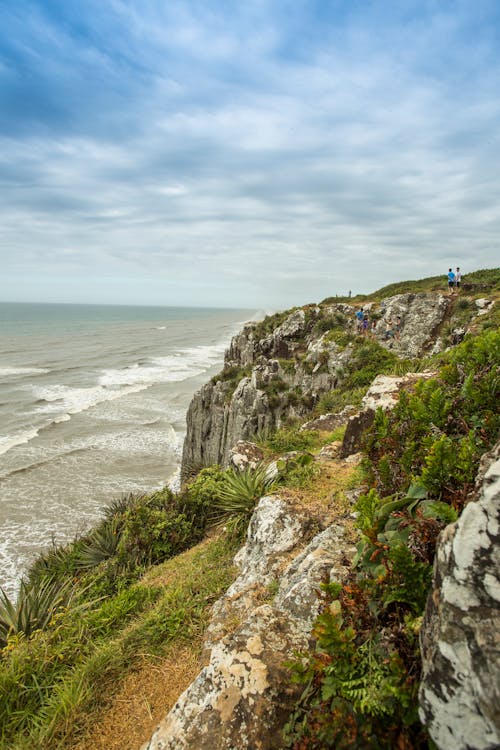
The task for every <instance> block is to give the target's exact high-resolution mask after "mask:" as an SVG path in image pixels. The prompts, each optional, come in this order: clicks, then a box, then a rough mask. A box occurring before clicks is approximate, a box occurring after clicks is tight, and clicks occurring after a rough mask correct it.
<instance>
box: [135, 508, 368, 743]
mask: <svg viewBox="0 0 500 750" xmlns="http://www.w3.org/2000/svg"><path fill="white" fill-rule="evenodd" d="M306 531H307V524H306V523H305V521H304V519H303V518H300V517H298V516H296V515H294V514H293V513H292V512H291V511H290V509H289V508H288V506H287V505H286V503H285V502H284V501H283V500H281V499H280V498H278V497H266V498H262V500H261V501H260V503H259V505H258V506H257V508H256V511H255V513H254V515H253V517H252V520H251V523H250V527H249V529H248V535H247V541H246V544H245V546H244V547H243V548H242V550H240V552H239V553H238V555H237V556H236V559H235V562H236V564H237V565H238V566H239V568H240V575H239V576H238V578H237V579H236V581H235V582H234V584H233V585H232V586H231V587H230V588H229V589H228V591H227V592H226V594H225V595H224V596H223V597H222V598H221V599H220V600H219V601H218V602H217V603H216V605H215V606H214V616H213V619H212V623H211V626H210V628H209V631H208V635H207V644H206V645H207V650H208V651H209V654H210V656H209V663H208V665H207V666H206V667H205V668H204V669H202V670H201V672H200V674H199V675H198V677H197V678H196V679H195V681H194V682H193V683H192V684H191V685H190V686H189V687H188V689H187V690H186V691H185V692H184V693H183V694H182V695H181V696H180V698H179V700H178V701H177V703H176V705H175V706H174V708H173V709H172V710H171V711H170V713H169V714H168V716H166V718H165V719H164V720H163V721H162V723H161V724H160V725H159V727H158V728H157V729H156V731H155V732H154V734H153V736H152V738H151V740H150V741H149V743H147V744H146V745H145V746H144V749H143V750H180V749H181V748H182V749H184V748H186V749H187V748H189V749H190V750H215V748H217V750H218V749H219V748H220V749H221V750H222V749H223V748H227V749H228V750H240V748H241V750H243V748H255V750H257V749H259V750H279V748H282V747H283V739H282V734H281V733H282V728H283V725H284V723H285V721H286V720H287V718H288V716H289V713H290V711H291V709H292V707H293V705H294V702H295V700H296V699H297V697H298V696H299V695H300V693H301V692H302V689H303V688H302V687H300V686H299V687H297V686H295V685H293V684H292V683H291V682H290V673H289V671H288V670H287V669H286V667H285V662H286V661H287V660H288V659H289V658H290V656H291V655H292V654H293V652H294V651H296V650H301V649H302V650H304V649H307V648H308V647H309V646H310V633H311V627H312V622H313V620H314V618H315V617H316V615H317V613H318V611H319V600H318V597H317V589H318V587H319V584H320V583H321V581H322V580H325V579H326V580H337V581H338V580H341V579H342V578H343V577H344V576H345V574H346V572H347V566H348V564H349V558H350V557H352V556H353V554H354V551H355V550H354V548H353V547H351V546H350V545H349V544H347V543H346V541H345V539H344V531H343V529H342V528H341V527H340V526H331V527H328V528H327V529H325V530H323V531H322V532H320V533H319V534H317V535H316V536H315V537H314V538H313V539H312V540H311V541H310V543H309V544H308V545H307V546H305V547H304V542H303V538H304V534H305V533H306ZM278 578H279V586H277V590H276V592H275V595H274V598H273V595H272V593H271V592H270V591H269V585H270V584H271V583H272V582H273V581H274V582H276V585H277V580H278ZM266 586H267V587H268V588H267V600H268V601H267V602H266V601H265V598H266ZM235 623H236V625H235Z"/></svg>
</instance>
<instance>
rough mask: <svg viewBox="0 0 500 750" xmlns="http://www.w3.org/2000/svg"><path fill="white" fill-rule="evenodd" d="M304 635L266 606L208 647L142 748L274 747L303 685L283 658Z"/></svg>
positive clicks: (298, 645)
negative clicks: (204, 657)
mask: <svg viewBox="0 0 500 750" xmlns="http://www.w3.org/2000/svg"><path fill="white" fill-rule="evenodd" d="M306 646H307V638H306V637H305V636H304V635H303V634H302V633H301V632H300V630H299V629H298V627H297V625H296V624H295V623H294V621H293V620H289V619H287V618H283V616H282V615H281V614H280V613H278V612H276V610H274V609H272V608H271V607H269V606H267V605H262V606H261V607H259V608H258V609H257V610H255V611H254V612H253V613H252V614H251V615H250V616H249V618H248V619H247V620H246V622H245V623H243V625H242V626H241V627H240V628H239V629H238V630H237V631H236V632H235V633H232V634H231V635H229V636H227V637H226V638H224V639H223V640H222V641H220V642H219V643H217V644H216V645H215V646H214V648H213V649H212V654H211V657H210V663H209V665H208V666H207V667H205V668H204V669H203V670H202V671H201V672H200V674H199V675H198V677H197V678H196V680H195V681H194V682H193V683H191V685H190V686H189V687H188V689H187V690H186V691H185V692H184V693H183V694H182V695H181V697H180V698H179V700H178V701H177V703H176V704H175V706H174V708H173V709H172V711H171V712H170V713H169V714H168V715H167V717H166V718H165V719H164V720H163V721H162V723H161V724H160V725H159V727H158V728H157V729H156V731H155V732H154V734H153V736H152V738H151V740H150V741H149V742H148V743H147V744H146V745H144V748H143V750H181V748H190V750H219V749H220V750H222V749H223V748H227V749H228V750H240V749H241V750H243V749H244V748H255V750H278V748H281V747H283V740H282V737H281V731H282V727H283V724H284V722H285V721H286V719H287V717H288V715H289V712H290V710H291V709H292V706H293V705H294V702H295V700H296V698H297V697H298V696H299V695H300V693H301V690H302V688H301V687H300V686H298V687H297V686H295V685H293V684H292V683H291V681H290V676H289V672H288V670H287V669H286V668H285V666H284V662H285V661H286V660H287V659H288V658H289V657H290V654H291V653H292V651H293V650H294V649H296V648H305V647H306Z"/></svg>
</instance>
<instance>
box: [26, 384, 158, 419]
mask: <svg viewBox="0 0 500 750" xmlns="http://www.w3.org/2000/svg"><path fill="white" fill-rule="evenodd" d="M145 388H147V385H145V384H136V385H134V386H129V387H126V388H115V389H111V388H107V387H106V386H104V385H98V386H90V387H89V388H73V387H71V386H68V385H47V386H33V393H34V395H35V396H37V401H36V409H35V412H36V413H37V414H55V413H56V416H55V417H54V419H53V420H52V421H53V422H56V423H57V422H66V421H67V420H68V419H70V418H71V415H74V414H79V413H80V412H82V411H86V410H87V409H90V408H91V407H93V406H97V404H101V403H103V402H104V401H114V400H115V399H117V398H121V397H122V396H126V395H128V394H130V393H138V392H139V391H142V390H144V389H145Z"/></svg>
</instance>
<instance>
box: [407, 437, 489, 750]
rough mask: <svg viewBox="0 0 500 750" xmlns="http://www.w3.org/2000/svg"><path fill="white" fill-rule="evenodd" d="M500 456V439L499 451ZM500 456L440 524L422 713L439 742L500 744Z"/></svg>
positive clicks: (485, 747)
mask: <svg viewBox="0 0 500 750" xmlns="http://www.w3.org/2000/svg"><path fill="white" fill-rule="evenodd" d="M496 455H497V456H498V446H497V454H496ZM499 634H500V459H498V458H496V460H493V462H492V463H491V465H490V467H489V468H488V470H487V471H486V472H485V474H484V480H483V485H482V488H481V492H480V495H479V499H478V501H477V502H471V503H469V504H468V505H467V507H466V508H465V510H464V511H463V513H462V515H461V517H460V518H459V520H458V521H457V522H456V523H455V524H451V525H450V526H447V527H446V529H445V530H444V531H443V532H442V534H441V536H440V539H439V542H438V547H437V551H436V560H435V567H434V582H433V591H432V594H431V596H430V597H429V600H428V603H427V608H426V612H425V618H424V623H423V627H422V631H421V650H422V657H423V675H422V683H421V688H420V696H419V702H420V718H421V720H422V722H423V723H424V724H425V725H426V726H427V727H428V729H429V732H430V734H431V737H432V738H433V740H434V742H435V743H436V744H437V746H438V748H439V750H493V748H498V747H500V711H499V707H500V636H499Z"/></svg>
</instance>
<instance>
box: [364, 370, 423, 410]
mask: <svg viewBox="0 0 500 750" xmlns="http://www.w3.org/2000/svg"><path fill="white" fill-rule="evenodd" d="M435 374H436V373H435V372H431V371H430V370H428V371H426V372H408V373H407V374H406V375H402V376H400V377H398V376H395V375H377V377H376V378H375V380H374V381H373V383H372V384H371V385H370V387H369V389H368V391H367V392H366V395H365V396H364V397H363V400H362V403H363V407H364V408H365V409H372V410H373V411H375V409H378V408H380V409H384V410H386V409H393V408H394V406H395V405H396V404H397V403H398V401H399V392H400V391H401V389H402V388H409V387H411V386H412V385H414V384H415V383H416V382H417V381H418V380H427V379H428V378H431V377H433V376H434V375H435Z"/></svg>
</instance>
